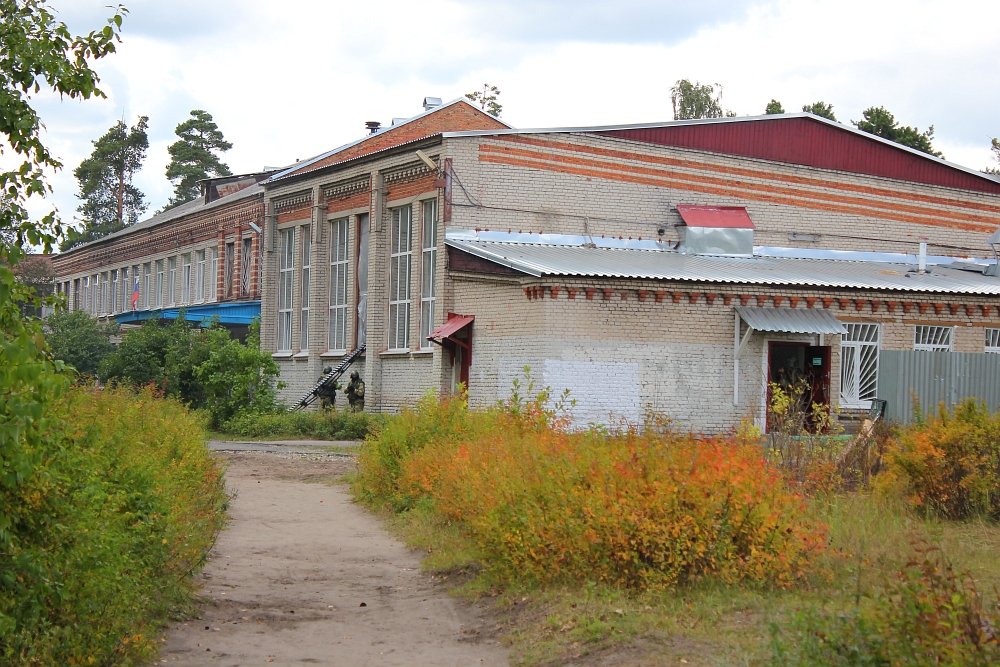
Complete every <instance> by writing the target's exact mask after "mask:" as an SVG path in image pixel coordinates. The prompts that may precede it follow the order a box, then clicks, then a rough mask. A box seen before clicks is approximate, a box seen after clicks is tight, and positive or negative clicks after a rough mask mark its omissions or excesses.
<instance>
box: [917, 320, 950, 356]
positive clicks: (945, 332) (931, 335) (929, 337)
mask: <svg viewBox="0 0 1000 667" xmlns="http://www.w3.org/2000/svg"><path fill="white" fill-rule="evenodd" d="M953 331H954V327H935V326H927V325H923V324H918V325H917V326H916V328H915V330H914V332H913V349H914V350H921V351H923V352H950V351H951V349H952V344H953V338H954V335H953Z"/></svg>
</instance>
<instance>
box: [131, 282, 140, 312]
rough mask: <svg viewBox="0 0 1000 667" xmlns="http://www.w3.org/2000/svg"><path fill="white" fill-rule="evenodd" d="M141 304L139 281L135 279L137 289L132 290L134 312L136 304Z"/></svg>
mask: <svg viewBox="0 0 1000 667" xmlns="http://www.w3.org/2000/svg"><path fill="white" fill-rule="evenodd" d="M137 303H139V279H138V278H136V279H135V289H134V290H132V310H135V306H136V304H137Z"/></svg>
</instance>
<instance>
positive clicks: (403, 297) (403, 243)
mask: <svg viewBox="0 0 1000 667" xmlns="http://www.w3.org/2000/svg"><path fill="white" fill-rule="evenodd" d="M390 231H391V232H392V238H391V239H390V246H389V249H390V254H389V349H390V350H407V349H409V347H410V256H411V247H412V244H411V236H412V231H413V209H412V208H411V207H409V206H402V207H400V208H394V209H392V229H391V230H390Z"/></svg>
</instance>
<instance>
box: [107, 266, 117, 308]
mask: <svg viewBox="0 0 1000 667" xmlns="http://www.w3.org/2000/svg"><path fill="white" fill-rule="evenodd" d="M108 290H109V297H108V314H109V315H114V314H115V313H117V312H118V269H112V270H111V277H110V278H108Z"/></svg>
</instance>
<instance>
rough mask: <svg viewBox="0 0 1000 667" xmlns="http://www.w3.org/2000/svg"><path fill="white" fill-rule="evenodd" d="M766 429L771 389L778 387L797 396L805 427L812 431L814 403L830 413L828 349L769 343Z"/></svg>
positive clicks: (768, 421)
mask: <svg viewBox="0 0 1000 667" xmlns="http://www.w3.org/2000/svg"><path fill="white" fill-rule="evenodd" d="M767 381H768V385H767V408H768V409H767V430H768V432H770V431H771V430H772V426H773V425H772V423H771V421H772V417H771V410H770V406H771V401H772V398H773V397H772V387H773V386H778V387H781V389H782V390H784V391H785V392H788V393H790V394H791V395H792V396H794V397H796V399H797V401H798V402H799V409H801V410H803V411H804V413H805V414H806V415H808V416H807V418H806V428H807V429H809V430H810V431H812V432H815V431H816V429H817V428H818V427H819V425H818V424H817V423H816V421H817V420H816V419H815V417H814V415H813V414H812V406H813V404H816V403H818V404H820V405H824V406H826V411H827V412H828V413H829V410H830V347H829V346H826V345H810V344H809V343H797V342H784V341H769V342H768V350H767Z"/></svg>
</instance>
